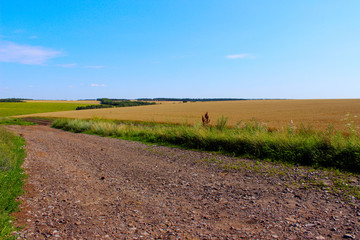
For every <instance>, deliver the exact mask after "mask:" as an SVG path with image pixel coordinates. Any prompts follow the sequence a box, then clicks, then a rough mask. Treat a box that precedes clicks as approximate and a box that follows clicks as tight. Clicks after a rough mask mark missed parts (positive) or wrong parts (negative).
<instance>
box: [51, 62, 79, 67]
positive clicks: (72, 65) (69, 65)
mask: <svg viewBox="0 0 360 240" xmlns="http://www.w3.org/2000/svg"><path fill="white" fill-rule="evenodd" d="M55 66H58V67H63V68H73V67H76V66H77V63H69V64H55Z"/></svg>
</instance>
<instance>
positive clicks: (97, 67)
mask: <svg viewBox="0 0 360 240" xmlns="http://www.w3.org/2000/svg"><path fill="white" fill-rule="evenodd" d="M104 67H105V66H85V68H95V69H99V68H104Z"/></svg>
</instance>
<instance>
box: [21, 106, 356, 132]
mask: <svg viewBox="0 0 360 240" xmlns="http://www.w3.org/2000/svg"><path fill="white" fill-rule="evenodd" d="M206 112H208V113H209V116H210V120H211V123H212V124H216V119H218V118H219V117H221V116H222V115H223V116H226V117H228V124H229V125H233V126H234V125H236V124H237V123H239V122H241V121H242V122H248V121H252V120H256V121H257V122H260V123H264V124H267V126H268V127H272V128H284V127H287V126H289V124H290V122H292V123H293V125H295V127H296V126H300V125H301V123H302V124H304V125H305V126H307V125H308V124H310V125H311V126H312V127H313V128H314V129H315V128H316V129H326V128H327V127H328V126H329V125H331V126H333V127H334V128H336V129H344V128H345V125H346V124H347V123H348V122H349V121H352V120H353V121H354V122H353V123H354V124H355V125H357V126H359V125H360V121H359V118H360V99H326V100H247V101H225V102H188V103H182V102H174V103H172V104H157V105H151V106H138V107H125V108H110V109H109V108H108V109H91V110H81V111H63V112H52V113H41V114H30V115H23V116H21V117H24V116H38V117H60V118H80V119H91V118H95V117H96V118H103V119H116V120H130V121H148V122H152V121H153V122H165V123H188V124H194V123H196V122H200V121H201V116H202V115H204V114H205V113H206ZM348 114H350V117H346V115H348ZM356 116H359V118H357V117H356ZM345 118H348V120H344V119H345Z"/></svg>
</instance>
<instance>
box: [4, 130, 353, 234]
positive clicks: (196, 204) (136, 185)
mask: <svg viewBox="0 0 360 240" xmlns="http://www.w3.org/2000/svg"><path fill="white" fill-rule="evenodd" d="M7 128H8V129H9V130H11V131H14V132H16V133H18V134H21V135H22V136H23V137H24V138H25V139H26V142H27V146H26V149H27V154H28V155H27V158H26V161H25V163H24V168H25V170H26V173H27V174H28V175H29V178H28V183H27V187H26V189H27V190H28V191H27V192H26V194H25V195H23V196H22V197H21V200H22V209H23V210H22V211H21V212H20V213H18V214H17V217H18V224H20V225H25V226H24V228H23V229H22V230H21V232H20V233H19V236H20V237H22V238H25V239H330V238H333V239H339V238H340V239H341V238H353V239H355V238H357V237H358V235H359V233H360V209H359V205H358V201H357V200H356V201H355V202H353V203H352V204H350V203H347V202H344V201H343V199H342V198H341V197H340V196H335V195H331V194H329V193H327V192H326V191H323V190H321V189H318V190H314V189H312V190H308V189H301V188H291V187H289V186H290V185H289V182H288V180H283V179H282V178H279V177H272V178H264V176H262V175H261V174H256V173H250V172H244V171H242V172H241V171H224V170H221V169H219V168H218V167H216V166H215V165H212V164H207V163H206V162H204V159H210V158H212V157H213V156H214V155H213V154H211V153H203V152H196V151H188V150H181V149H175V148H168V147H161V146H147V145H144V144H141V143H138V142H130V141H124V140H118V139H112V138H103V137H99V136H93V135H86V134H74V133H69V132H64V131H61V130H56V129H51V128H49V127H47V126H8V127H7ZM221 158H223V159H224V160H226V161H232V158H230V157H226V156H221ZM237 161H239V159H237ZM244 161H247V160H244Z"/></svg>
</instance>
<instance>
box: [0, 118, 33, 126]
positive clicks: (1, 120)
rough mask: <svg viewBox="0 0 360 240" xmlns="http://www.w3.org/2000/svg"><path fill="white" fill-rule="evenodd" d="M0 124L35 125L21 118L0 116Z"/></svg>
mask: <svg viewBox="0 0 360 240" xmlns="http://www.w3.org/2000/svg"><path fill="white" fill-rule="evenodd" d="M0 125H24V126H30V125H35V123H33V122H28V121H24V120H23V119H21V118H9V117H0Z"/></svg>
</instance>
